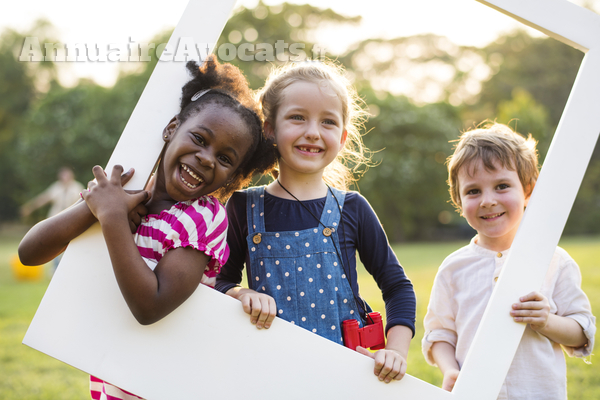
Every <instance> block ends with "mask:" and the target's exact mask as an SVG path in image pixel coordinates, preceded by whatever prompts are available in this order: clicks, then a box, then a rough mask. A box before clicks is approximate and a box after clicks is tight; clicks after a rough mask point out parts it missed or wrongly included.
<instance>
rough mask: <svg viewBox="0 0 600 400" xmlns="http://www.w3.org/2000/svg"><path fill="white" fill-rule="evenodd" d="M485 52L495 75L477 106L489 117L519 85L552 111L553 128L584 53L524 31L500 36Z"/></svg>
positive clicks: (509, 97)
mask: <svg viewBox="0 0 600 400" xmlns="http://www.w3.org/2000/svg"><path fill="white" fill-rule="evenodd" d="M482 54H484V56H485V60H486V62H487V64H488V65H490V66H491V68H492V72H493V75H492V76H491V78H490V79H489V80H487V81H486V82H485V83H484V84H483V86H482V90H481V94H480V95H479V99H478V102H477V103H476V105H475V107H474V108H475V109H477V110H478V111H479V114H481V115H480V116H479V117H481V116H485V117H484V118H489V115H490V114H495V113H496V112H497V111H498V109H497V107H498V104H499V102H501V101H505V100H506V101H508V100H511V98H512V96H513V90H514V89H516V88H520V89H523V90H525V91H527V92H528V93H529V94H530V95H531V97H532V98H533V99H534V100H535V101H536V102H537V103H539V104H542V105H543V106H544V107H545V108H546V109H547V110H548V112H549V122H550V124H551V127H552V130H554V129H555V128H556V126H557V125H558V121H559V119H560V116H561V115H562V112H563V110H564V108H565V104H566V102H567V98H568V96H569V93H570V92H571V88H572V87H573V82H574V81H575V76H576V75H577V71H578V70H579V66H580V65H581V60H582V59H583V53H582V52H580V51H579V50H576V49H574V48H572V47H570V46H567V45H566V44H563V43H561V42H559V41H557V40H554V39H550V38H532V37H531V36H529V35H528V34H527V33H526V32H524V31H517V32H515V33H512V34H510V35H506V36H501V37H500V38H498V39H497V40H496V41H495V42H494V43H491V44H490V45H488V46H487V47H485V48H484V49H482Z"/></svg>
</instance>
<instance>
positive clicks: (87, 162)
mask: <svg viewBox="0 0 600 400" xmlns="http://www.w3.org/2000/svg"><path fill="white" fill-rule="evenodd" d="M169 35H170V32H163V33H161V34H159V35H157V36H156V37H155V38H154V39H153V43H166V41H167V39H168V37H169ZM150 54H151V61H149V62H140V63H139V65H138V68H133V70H134V71H135V72H131V70H132V68H131V67H132V66H131V65H129V66H128V71H129V72H125V71H122V72H121V73H120V75H119V77H118V78H117V81H116V83H115V85H114V86H113V87H112V88H105V87H103V86H100V85H98V84H96V83H94V82H93V81H90V80H85V79H83V80H80V81H79V82H78V84H77V85H76V86H75V87H72V88H65V87H62V86H61V85H60V84H58V82H56V81H54V83H53V84H52V86H51V88H50V90H49V91H48V92H47V93H45V94H41V95H40V96H39V98H38V99H37V101H35V102H34V103H33V104H32V105H30V108H29V110H28V112H27V114H26V115H25V120H24V121H23V122H22V129H21V133H20V135H19V138H18V140H16V141H15V143H14V147H13V148H14V149H15V150H16V152H14V154H15V156H17V157H19V159H21V160H24V159H27V160H35V162H28V163H22V162H21V163H19V168H18V169H17V171H15V177H16V178H17V180H18V181H19V182H22V184H21V190H20V191H17V193H15V194H14V196H13V197H14V198H15V200H16V201H17V202H22V201H24V200H25V199H27V198H29V197H31V196H32V195H33V194H35V193H39V192H40V191H41V190H43V189H44V188H45V187H46V186H48V184H49V182H52V181H53V180H54V179H55V176H56V171H58V169H59V168H60V167H61V166H63V165H65V166H69V167H71V168H72V169H73V171H74V172H75V176H76V179H77V180H79V181H80V182H82V183H85V182H87V181H89V180H91V179H92V178H93V176H92V173H91V169H92V167H93V166H94V165H96V164H98V165H102V166H103V165H105V164H106V163H107V162H108V159H109V157H110V155H111V154H112V151H113V149H114V147H115V145H116V143H117V141H118V139H119V137H120V136H121V133H122V132H123V129H124V127H125V124H126V123H127V121H128V119H129V116H130V115H131V112H132V111H133V109H134V107H135V105H136V103H137V101H138V99H139V97H140V95H141V93H142V91H143V89H144V87H145V86H146V83H147V81H148V79H149V77H150V75H151V73H152V71H153V70H154V67H155V66H156V63H157V57H156V55H155V54H153V53H152V52H151V53H150ZM165 124H166V121H165ZM44 215H45V214H44V210H41V211H39V212H38V213H36V214H35V215H34V218H35V217H37V218H41V217H43V216H44Z"/></svg>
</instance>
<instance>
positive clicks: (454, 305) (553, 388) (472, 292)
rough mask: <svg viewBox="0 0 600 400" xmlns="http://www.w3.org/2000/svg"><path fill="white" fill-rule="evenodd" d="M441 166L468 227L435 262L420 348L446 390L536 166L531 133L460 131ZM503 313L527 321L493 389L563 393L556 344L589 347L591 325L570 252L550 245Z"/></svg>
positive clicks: (576, 350) (510, 395)
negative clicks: (536, 277)
mask: <svg viewBox="0 0 600 400" xmlns="http://www.w3.org/2000/svg"><path fill="white" fill-rule="evenodd" d="M448 174H449V178H448V185H449V192H450V196H451V199H452V202H453V203H454V205H455V206H456V208H457V209H458V211H459V212H460V213H461V215H462V216H463V217H465V219H466V220H467V222H468V223H469V225H471V226H472V227H473V228H474V229H475V230H476V231H477V235H476V236H475V237H474V238H473V239H472V240H471V242H470V244H469V245H467V246H465V247H463V248H461V249H459V250H457V251H456V252H454V253H452V254H451V255H450V256H448V257H447V258H446V260H444V262H443V263H442V265H441V266H440V268H439V270H438V273H437V275H436V278H435V281H434V285H433V288H432V292H431V297H430V300H429V306H428V309H427V315H426V316H425V321H424V325H425V335H424V337H423V341H422V348H423V354H424V356H425V358H426V360H427V362H429V363H430V364H432V365H437V366H438V367H439V368H440V370H441V371H442V373H443V375H444V379H443V383H442V388H443V389H445V390H448V391H451V390H452V388H453V387H454V384H455V382H456V379H457V378H458V374H459V372H460V369H461V367H462V365H463V363H464V361H465V358H466V355H467V352H468V350H469V347H470V345H471V343H472V341H473V338H474V336H475V332H476V331H477V328H478V326H479V323H480V321H481V318H482V316H483V313H484V311H485V308H486V306H487V303H488V301H489V299H490V296H491V294H492V291H493V290H494V286H495V284H496V281H497V279H498V276H499V274H500V271H501V270H502V267H503V265H504V262H505V260H506V258H507V256H508V254H509V252H510V247H511V245H512V241H513V239H514V237H515V234H516V233H517V229H518V228H519V224H520V222H521V219H522V218H523V214H524V212H525V208H526V206H527V203H528V202H529V198H530V196H531V193H532V191H533V188H534V186H535V182H536V180H537V177H538V175H539V172H538V158H537V150H536V142H535V140H534V139H533V138H532V137H531V135H529V137H528V138H527V139H525V138H524V137H523V136H521V135H519V134H518V133H516V132H514V131H513V130H512V129H510V128H509V127H507V126H505V125H501V124H490V125H488V126H485V127H483V128H481V129H475V130H471V131H468V132H465V133H463V134H462V135H461V137H460V139H459V141H458V143H457V145H456V148H455V150H454V154H453V155H452V156H450V157H449V159H448ZM549 218H551V216H549ZM506 312H507V313H509V312H510V315H511V316H512V317H513V319H514V321H515V322H518V323H526V324H527V327H526V329H525V331H524V334H523V338H522V339H521V343H520V345H519V348H518V349H517V352H516V354H515V357H514V359H513V362H512V364H511V367H510V369H509V371H508V374H507V376H506V380H505V381H504V384H503V385H502V388H501V391H500V395H499V397H498V398H499V399H545V400H548V399H561V400H564V399H566V398H567V389H566V365H565V359H564V355H563V351H562V350H563V349H564V350H565V351H566V352H567V354H568V355H569V356H577V357H586V356H589V355H590V354H591V352H592V348H593V344H594V334H595V331H596V326H595V323H596V319H595V317H594V316H593V315H592V311H591V306H590V303H589V300H588V298H587V296H586V295H585V293H584V292H583V291H582V290H581V273H580V271H579V267H578V266H577V264H576V263H575V261H573V259H572V258H571V257H570V256H569V255H568V254H567V252H566V251H565V250H563V249H561V248H560V247H557V248H556V251H555V253H554V256H553V258H552V261H551V263H550V267H549V268H548V273H547V274H546V277H545V279H544V283H543V284H542V287H541V288H540V290H539V291H534V292H531V293H529V294H527V295H525V296H523V297H521V298H519V299H518V302H516V303H514V304H513V305H512V309H511V310H506Z"/></svg>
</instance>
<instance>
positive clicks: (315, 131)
mask: <svg viewBox="0 0 600 400" xmlns="http://www.w3.org/2000/svg"><path fill="white" fill-rule="evenodd" d="M320 136H321V134H320V132H319V126H318V123H317V122H316V121H310V122H309V123H308V125H307V127H306V132H304V137H305V138H307V139H309V140H317V139H319V137H320Z"/></svg>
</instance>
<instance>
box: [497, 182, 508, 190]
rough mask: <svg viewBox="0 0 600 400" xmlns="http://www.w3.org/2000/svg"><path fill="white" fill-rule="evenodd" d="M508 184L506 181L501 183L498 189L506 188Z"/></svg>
mask: <svg viewBox="0 0 600 400" xmlns="http://www.w3.org/2000/svg"><path fill="white" fill-rule="evenodd" d="M508 188H509V186H508V185H507V184H506V183H501V184H499V185H498V189H499V190H503V189H508Z"/></svg>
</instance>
